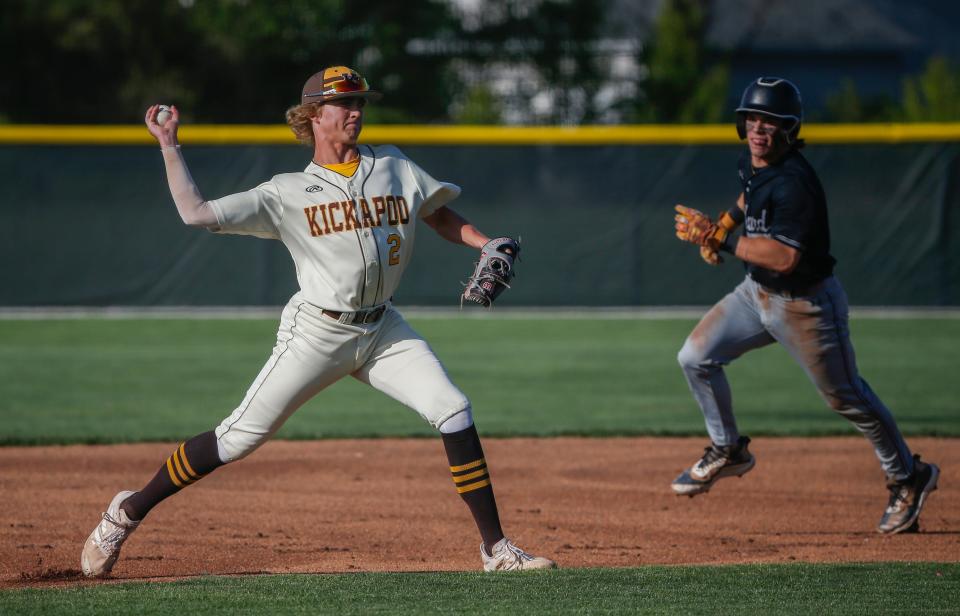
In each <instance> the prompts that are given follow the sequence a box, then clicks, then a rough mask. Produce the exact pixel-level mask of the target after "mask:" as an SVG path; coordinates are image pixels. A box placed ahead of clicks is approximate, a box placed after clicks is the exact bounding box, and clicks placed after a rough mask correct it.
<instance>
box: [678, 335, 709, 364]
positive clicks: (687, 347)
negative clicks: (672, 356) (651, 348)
mask: <svg viewBox="0 0 960 616" xmlns="http://www.w3.org/2000/svg"><path fill="white" fill-rule="evenodd" d="M706 359H707V358H706V357H704V354H703V352H702V351H701V349H700V348H699V347H698V346H697V345H695V344H693V343H692V342H691V341H690V339H689V338H687V341H686V342H684V343H683V348H681V349H680V352H679V353H677V363H679V364H680V367H681V368H683V369H684V370H699V369H700V368H702V367H703V364H704V362H705V361H706Z"/></svg>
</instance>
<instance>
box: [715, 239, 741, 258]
mask: <svg viewBox="0 0 960 616" xmlns="http://www.w3.org/2000/svg"><path fill="white" fill-rule="evenodd" d="M739 243H740V236H739V235H737V236H733V235H728V236H727V238H726V239H725V240H723V243H721V244H720V246H718V247H717V248H719V249H720V250H722V251H724V252H729V253H730V254H732V255H734V256H736V255H737V244H739Z"/></svg>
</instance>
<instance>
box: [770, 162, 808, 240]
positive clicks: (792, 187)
mask: <svg viewBox="0 0 960 616" xmlns="http://www.w3.org/2000/svg"><path fill="white" fill-rule="evenodd" d="M771 198H772V199H773V224H772V225H771V227H770V237H772V238H773V239H775V240H777V241H778V242H781V243H783V244H786V245H787V246H790V247H792V248H796V249H797V250H805V249H806V247H807V244H808V243H809V239H810V235H811V232H812V231H813V229H812V226H813V221H814V214H815V212H816V203H815V200H814V197H813V194H812V193H811V192H810V190H809V189H808V188H807V186H806V185H805V184H804V183H803V181H802V180H801V179H800V178H798V177H796V176H786V177H784V178H782V179H781V180H780V182H779V183H778V184H777V186H776V188H774V190H773V192H772V194H771Z"/></svg>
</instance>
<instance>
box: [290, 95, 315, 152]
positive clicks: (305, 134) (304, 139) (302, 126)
mask: <svg viewBox="0 0 960 616" xmlns="http://www.w3.org/2000/svg"><path fill="white" fill-rule="evenodd" d="M322 105H323V103H303V104H300V105H294V106H293V107H291V108H290V109H287V126H289V127H290V130H292V131H293V134H294V135H296V137H297V141H299V142H300V143H303V144H305V145H313V144H314V142H313V126H312V123H311V120H313V118H315V117H316V116H318V115H320V107H321V106H322Z"/></svg>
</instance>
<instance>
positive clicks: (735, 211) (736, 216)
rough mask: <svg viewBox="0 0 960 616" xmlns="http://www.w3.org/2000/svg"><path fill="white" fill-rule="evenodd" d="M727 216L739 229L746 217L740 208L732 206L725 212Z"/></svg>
mask: <svg viewBox="0 0 960 616" xmlns="http://www.w3.org/2000/svg"><path fill="white" fill-rule="evenodd" d="M727 215H728V216H730V218H732V219H733V222H734V223H735V224H736V225H737V226H738V227H739V226H740V225H742V224H743V221H744V219H745V218H746V217H747V214H746V213H745V212H744V211H743V210H741V209H740V206H737V205H735V206H733V207H732V208H730V209H729V210H727Z"/></svg>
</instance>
